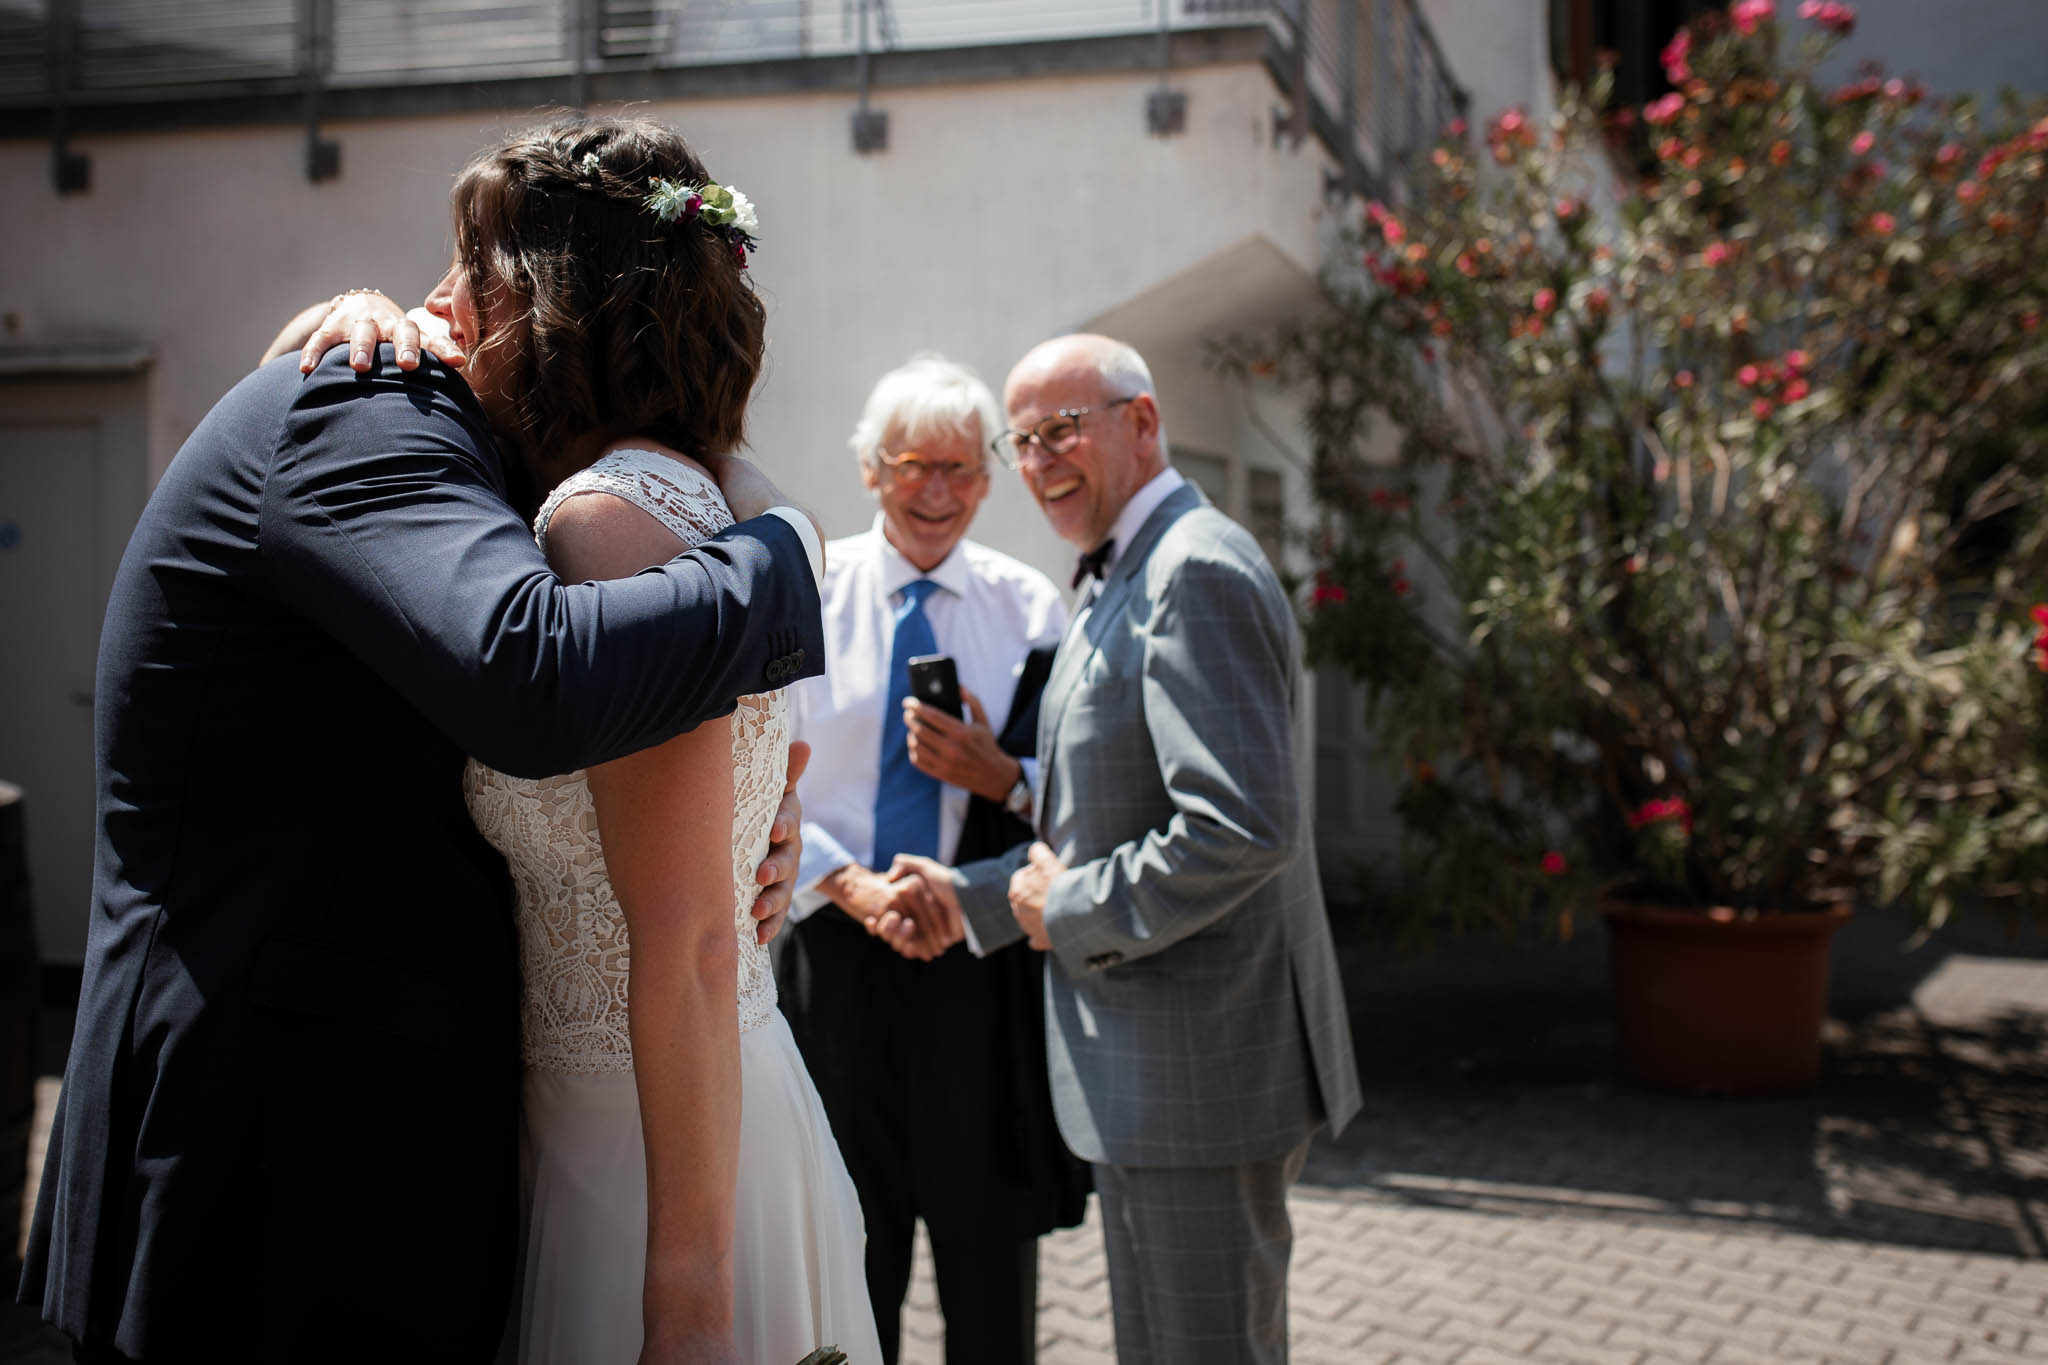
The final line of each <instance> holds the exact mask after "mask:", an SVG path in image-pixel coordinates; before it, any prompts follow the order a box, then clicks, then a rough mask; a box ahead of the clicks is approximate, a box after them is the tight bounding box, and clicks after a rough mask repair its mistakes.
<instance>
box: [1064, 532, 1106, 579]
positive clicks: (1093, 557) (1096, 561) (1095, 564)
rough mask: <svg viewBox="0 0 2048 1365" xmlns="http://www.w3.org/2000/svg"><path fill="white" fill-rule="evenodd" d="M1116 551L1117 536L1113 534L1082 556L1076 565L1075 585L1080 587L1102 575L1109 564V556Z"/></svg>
mask: <svg viewBox="0 0 2048 1365" xmlns="http://www.w3.org/2000/svg"><path fill="white" fill-rule="evenodd" d="M1115 553H1116V537H1115V536H1111V537H1110V538H1109V539H1108V540H1105V541H1103V542H1102V543H1101V544H1100V545H1098V546H1096V547H1095V548H1094V549H1092V550H1090V551H1089V552H1088V553H1087V554H1085V555H1082V556H1081V562H1080V563H1078V564H1076V565H1075V566H1074V582H1073V586H1074V587H1077V588H1078V587H1080V586H1081V585H1082V584H1083V583H1086V582H1087V581H1088V580H1089V579H1091V578H1100V577H1102V571H1103V569H1104V568H1106V567H1107V566H1108V564H1109V557H1110V556H1111V555H1113V554H1115Z"/></svg>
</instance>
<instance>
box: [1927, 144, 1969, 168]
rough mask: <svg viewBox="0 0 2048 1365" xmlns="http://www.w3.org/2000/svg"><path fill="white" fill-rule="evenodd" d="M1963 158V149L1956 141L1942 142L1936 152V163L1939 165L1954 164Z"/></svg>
mask: <svg viewBox="0 0 2048 1365" xmlns="http://www.w3.org/2000/svg"><path fill="white" fill-rule="evenodd" d="M1962 159H1963V149H1962V147H1961V146H1960V145H1959V144H1957V143H1954V142H1944V143H1942V144H1941V146H1940V148H1939V149H1937V150H1936V151H1935V153H1934V164H1935V165H1937V166H1953V165H1955V163H1956V162H1958V161H1961V160H1962Z"/></svg>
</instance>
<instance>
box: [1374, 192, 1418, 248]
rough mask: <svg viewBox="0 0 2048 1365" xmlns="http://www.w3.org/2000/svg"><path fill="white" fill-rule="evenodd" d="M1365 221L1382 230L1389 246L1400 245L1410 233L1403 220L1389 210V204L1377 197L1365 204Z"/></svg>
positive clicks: (1381, 232) (1382, 234) (1381, 233)
mask: <svg viewBox="0 0 2048 1365" xmlns="http://www.w3.org/2000/svg"><path fill="white" fill-rule="evenodd" d="M1365 221H1366V222H1367V223H1369V224H1371V225H1372V226H1373V227H1376V228H1378V229H1379V230H1380V236H1382V237H1384V238H1385V239H1386V241H1387V245H1388V246H1399V245H1400V244H1401V242H1402V240H1403V239H1405V238H1406V237H1407V235H1408V233H1407V230H1406V229H1404V228H1403V227H1402V226H1401V220H1400V219H1399V218H1396V217H1395V216H1394V215H1393V214H1391V213H1389V212H1387V206H1386V205H1385V204H1382V203H1381V202H1380V201H1379V200H1377V199H1375V200H1373V201H1372V202H1371V203H1369V204H1367V205H1366V206H1365Z"/></svg>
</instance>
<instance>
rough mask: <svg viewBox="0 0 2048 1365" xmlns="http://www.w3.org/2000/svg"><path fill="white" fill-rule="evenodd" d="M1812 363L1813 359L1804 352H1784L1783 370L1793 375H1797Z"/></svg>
mask: <svg viewBox="0 0 2048 1365" xmlns="http://www.w3.org/2000/svg"><path fill="white" fill-rule="evenodd" d="M1812 363H1813V357H1811V356H1809V355H1808V354H1807V353H1806V352H1804V351H1801V350H1797V349H1795V350H1790V351H1787V352H1785V368H1786V369H1788V370H1790V371H1791V372H1792V373H1793V374H1798V373H1799V372H1800V371H1802V370H1804V369H1805V368H1806V367H1807V366H1808V365H1810V364H1812Z"/></svg>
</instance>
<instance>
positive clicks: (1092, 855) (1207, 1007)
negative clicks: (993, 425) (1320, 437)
mask: <svg viewBox="0 0 2048 1365" xmlns="http://www.w3.org/2000/svg"><path fill="white" fill-rule="evenodd" d="M1300 673H1301V663H1300V650H1299V641H1298V636H1297V633H1296V630H1295V626H1294V622H1293V617H1292V614H1291V612H1290V611H1289V608H1288V603H1287V600H1286V597H1285V594H1284V593H1283V592H1282V591H1281V588H1280V585H1279V583H1278V581H1277V580H1276V579H1275V577H1274V575H1273V571H1272V569H1271V568H1270V567H1269V566H1268V565H1267V563H1266V560H1265V557H1264V556H1263V555H1262V554H1261V553H1260V551H1259V548H1258V545H1257V543H1256V542H1255V541H1253V539H1252V538H1251V536H1250V535H1249V534H1248V533H1247V532H1245V531H1244V529H1243V528H1242V527H1240V526H1238V525H1237V524H1236V523H1235V522H1233V521H1231V520H1230V519H1229V518H1228V517H1226V516H1224V515H1223V514H1222V513H1221V512H1219V511H1217V510H1216V509H1215V508H1214V507H1212V506H1210V505H1209V503H1208V502H1207V501H1206V500H1205V499H1204V498H1203V497H1202V495H1201V494H1200V492H1199V491H1198V490H1196V489H1195V488H1194V487H1193V486H1192V485H1187V486H1184V487H1181V488H1179V489H1177V490H1175V491H1174V492H1173V493H1172V494H1170V495H1169V496H1168V497H1167V498H1166V500H1165V501H1164V502H1162V503H1161V504H1160V505H1159V506H1158V507H1157V508H1156V509H1154V511H1153V513H1152V515H1151V516H1150V517H1149V518H1147V519H1146V521H1145V522H1144V524H1143V526H1142V527H1141V528H1140V530H1139V531H1138V533H1137V535H1136V536H1135V537H1134V538H1133V542H1132V544H1130V545H1129V546H1128V547H1126V548H1124V550H1123V551H1122V553H1121V554H1119V555H1118V557H1117V558H1116V560H1115V562H1114V564H1113V566H1112V567H1111V569H1110V573H1109V577H1108V579H1107V581H1106V582H1105V583H1104V584H1103V585H1102V590H1101V592H1100V593H1099V595H1098V596H1097V597H1096V599H1095V601H1094V602H1093V604H1092V605H1091V606H1088V607H1087V608H1085V609H1083V610H1082V611H1080V612H1078V613H1077V614H1076V615H1075V617H1074V620H1073V621H1072V623H1071V624H1070V625H1069V628H1068V631H1067V635H1066V638H1065V639H1064V640H1063V641H1062V642H1061V644H1060V648H1059V654H1058V656H1057V658H1056V659H1055V661H1054V664H1053V670H1052V675H1051V678H1050V679H1049V681H1048V682H1047V683H1046V688H1045V698H1044V702H1043V705H1042V710H1041V713H1040V717H1039V732H1038V753H1039V758H1040V770H1039V771H1040V776H1039V783H1040V790H1039V793H1038V798H1039V799H1038V811H1039V821H1038V829H1039V834H1040V837H1041V838H1043V839H1044V840H1045V842H1046V843H1047V844H1049V845H1051V847H1052V849H1053V851H1054V852H1055V853H1057V854H1058V855H1059V856H1060V858H1061V860H1062V861H1063V862H1064V863H1065V864H1066V865H1067V867H1068V869H1069V870H1068V871H1067V872H1065V873H1063V874H1062V875H1061V876H1060V877H1058V878H1057V879H1056V880H1055V881H1054V882H1053V884H1052V887H1051V889H1050V891H1049V892H1048V894H1047V897H1046V904H1045V928H1046V933H1047V936H1048V937H1049V938H1050V940H1051V943H1052V952H1051V954H1050V955H1049V960H1048V962H1047V971H1046V1001H1047V1010H1046V1031H1047V1045H1048V1047H1047V1050H1048V1067H1049V1070H1050V1073H1051V1082H1052V1093H1053V1102H1054V1106H1055V1109H1056V1111H1057V1114H1058V1118H1059V1125H1060V1131H1061V1133H1062V1134H1063V1135H1064V1137H1065V1138H1066V1141H1067V1144H1068V1145H1069V1146H1070V1147H1071V1148H1072V1149H1073V1150H1074V1152H1075V1154H1076V1155H1078V1156H1080V1157H1082V1158H1084V1159H1085V1160H1087V1161H1089V1162H1092V1163H1095V1164H1096V1165H1097V1167H1098V1168H1109V1169H1108V1170H1106V1171H1105V1170H1102V1169H1098V1176H1097V1183H1098V1188H1103V1187H1104V1176H1105V1175H1108V1176H1110V1177H1111V1178H1112V1179H1111V1183H1113V1184H1114V1183H1118V1181H1119V1179H1120V1177H1119V1176H1118V1172H1119V1171H1123V1170H1124V1168H1131V1169H1132V1170H1137V1169H1140V1168H1143V1169H1148V1170H1152V1171H1153V1172H1154V1174H1156V1173H1157V1170H1156V1168H1169V1176H1170V1175H1171V1173H1172V1172H1188V1173H1190V1175H1192V1173H1193V1171H1194V1170H1195V1169H1196V1168H1208V1169H1209V1170H1210V1171H1211V1172H1213V1171H1214V1170H1215V1169H1216V1168H1225V1167H1237V1168H1242V1167H1245V1166H1247V1165H1250V1164H1256V1163H1261V1162H1268V1163H1270V1162H1273V1161H1287V1162H1290V1163H1291V1167H1292V1169H1290V1170H1289V1171H1288V1172H1287V1175H1286V1178H1287V1179H1291V1178H1292V1174H1293V1170H1294V1169H1298V1166H1299V1161H1300V1153H1301V1151H1302V1150H1303V1149H1304V1148H1305V1144H1306V1140H1307V1138H1308V1135H1309V1134H1310V1133H1312V1132H1313V1131H1314V1130H1315V1129H1316V1128H1317V1126H1318V1125H1320V1124H1321V1123H1323V1122H1325V1121H1327V1122H1328V1123H1329V1124H1330V1126H1331V1128H1332V1129H1333V1130H1336V1129H1341V1128H1342V1126H1343V1124H1344V1123H1345V1121H1346V1120H1348V1119H1349V1118H1350V1117H1351V1115H1352V1114H1353V1113H1354V1112H1356V1110H1357V1109H1358V1106H1359V1089H1358V1079H1357V1072H1356V1067H1355V1064H1354V1061H1353V1057H1352V1051H1351V1035H1350V1029H1349V1026H1348V1024H1347V1022H1346V1016H1345V1010H1344V1000H1343V991H1342V988H1341V986H1340V984H1339V981H1338V977H1337V969H1336V960H1335V954H1334V951H1333V948H1332V945H1331V941H1330V930H1329V922H1328V919H1327V916H1326V914H1325V912H1324V908H1323V898H1322V890H1321V887H1320V885H1319V883H1318V880H1317V872H1316V862H1315V854H1314V850H1313V848H1312V846H1311V844H1310V838H1309V831H1308V829H1307V828H1306V823H1305V819H1304V811H1303V806H1302V800H1301V794H1300V791H1299V790H1298V784H1297V782H1296V779H1295V762H1294V742H1293V741H1294V725H1295V713H1294V705H1295V698H1296V696H1297V693H1298V687H1297V684H1298V682H1299V680H1300ZM1022 861H1023V852H1022V850H1019V851H1016V852H1013V853H1012V854H1010V855H1009V856H1007V857H1006V858H1004V859H999V860H993V861H990V862H985V863H976V864H970V865H968V866H967V867H964V868H962V869H961V870H960V871H961V879H962V880H961V887H960V895H961V909H962V912H963V914H964V915H965V916H966V918H967V919H968V921H969V922H970V923H971V924H972V926H973V930H974V934H975V938H976V940H977V942H978V943H979V944H980V946H981V947H982V949H983V950H984V951H988V950H993V949H994V948H996V947H998V946H1000V945H1002V944H1004V943H1008V942H1012V941H1014V940H1015V939H1016V938H1018V937H1019V935H1020V930H1019V929H1018V927H1017V925H1016V922H1015V920H1014V919H1013V918H1012V917H1011V913H1010V907H1009V903H1008V899H1007V894H1006V893H1007V887H1008V882H1009V874H1010V872H1011V871H1012V870H1014V868H1016V867H1017V866H1018V865H1020V864H1021V862H1022ZM1129 1173H1130V1171H1124V1174H1129ZM1146 1180H1147V1181H1148V1182H1151V1183H1149V1184H1148V1188H1151V1189H1153V1190H1154V1191H1155V1192H1160V1191H1163V1192H1164V1193H1163V1194H1157V1195H1156V1197H1161V1198H1163V1199H1164V1200H1165V1201H1166V1202H1168V1203H1178V1204H1187V1205H1193V1204H1197V1203H1201V1202H1203V1201H1205V1200H1213V1199H1214V1198H1215V1195H1214V1193H1213V1189H1214V1187H1213V1186H1211V1187H1209V1192H1206V1193H1197V1192H1196V1191H1195V1190H1194V1189H1193V1188H1191V1187H1187V1186H1185V1185H1183V1186H1179V1187H1176V1186H1174V1185H1173V1184H1172V1182H1171V1180H1170V1179H1169V1182H1168V1184H1166V1185H1164V1186H1161V1185H1159V1184H1157V1183H1156V1181H1153V1179H1152V1177H1151V1176H1147V1177H1146ZM1225 1183H1226V1185H1227V1184H1228V1182H1227V1181H1226V1182H1225ZM1132 1188H1133V1189H1135V1188H1136V1187H1135V1186H1133V1187H1132ZM1279 1188H1280V1189H1281V1190H1283V1191H1284V1182H1283V1183H1281V1185H1280V1186H1279ZM1176 1189H1178V1191H1179V1192H1178V1193H1176V1192H1175V1191H1176ZM1133 1197H1134V1198H1137V1197H1140V1196H1135V1195H1134V1196H1133ZM1179 1212H1181V1213H1183V1214H1186V1213H1188V1212H1189V1211H1188V1210H1180V1211H1179ZM1109 1213H1110V1207H1109V1203H1108V1193H1107V1191H1105V1215H1106V1216H1107V1215H1108V1214H1109ZM1278 1218H1279V1228H1278V1237H1279V1247H1278V1257H1279V1261H1278V1269H1279V1292H1280V1294H1281V1301H1280V1303H1279V1305H1278V1313H1279V1316H1280V1326H1279V1332H1280V1342H1279V1348H1278V1349H1279V1355H1278V1356H1275V1355H1273V1354H1272V1353H1271V1352H1270V1351H1263V1350H1258V1349H1250V1350H1245V1351H1239V1350H1236V1349H1235V1348H1232V1347H1231V1346H1230V1344H1229V1343H1224V1344H1223V1346H1220V1347H1215V1348H1209V1347H1204V1348H1198V1349H1191V1350H1186V1351H1181V1352H1178V1353H1177V1354H1176V1355H1175V1356H1174V1357H1173V1358H1174V1360H1175V1365H1181V1363H1182V1362H1189V1361H1192V1362H1206V1361H1210V1360H1239V1359H1244V1360H1267V1359H1276V1358H1278V1359H1284V1357H1285V1300H1284V1287H1285V1264H1286V1253H1287V1237H1288V1234H1287V1230H1286V1226H1285V1211H1284V1206H1283V1207H1282V1208H1281V1209H1280V1210H1279V1211H1278ZM1269 1221H1270V1220H1269ZM1162 1235H1164V1236H1167V1237H1171V1238H1181V1237H1189V1238H1194V1239H1196V1240H1197V1241H1199V1240H1200V1239H1201V1237H1202V1236H1203V1233H1202V1231H1201V1229H1200V1227H1199V1226H1190V1225H1189V1224H1188V1223H1187V1222H1186V1220H1185V1218H1184V1219H1183V1221H1182V1222H1181V1223H1180V1224H1178V1225H1177V1226H1176V1227H1175V1228H1173V1229H1172V1230H1171V1231H1170V1232H1164V1233H1162ZM1269 1240H1270V1239H1269ZM1116 1251H1117V1248H1116V1246H1115V1244H1114V1237H1112V1246H1111V1252H1112V1255H1111V1272H1112V1289H1113V1292H1114V1294H1115V1296H1116V1299H1117V1305H1116V1307H1117V1316H1118V1319H1119V1321H1118V1347H1119V1353H1120V1359H1122V1360H1123V1362H1124V1365H1133V1362H1132V1361H1131V1360H1130V1359H1129V1358H1128V1357H1129V1355H1130V1353H1131V1351H1130V1347H1129V1346H1128V1344H1127V1341H1126V1332H1125V1326H1126V1323H1125V1318H1126V1315H1127V1310H1128V1311H1130V1312H1137V1311H1140V1308H1139V1306H1138V1305H1137V1304H1136V1303H1135V1302H1129V1303H1127V1300H1129V1299H1130V1297H1131V1295H1132V1294H1134V1293H1142V1295H1143V1298H1144V1304H1143V1311H1145V1312H1147V1313H1149V1314H1150V1316H1151V1317H1152V1318H1153V1319H1154V1322H1153V1325H1152V1328H1151V1337H1152V1339H1153V1340H1154V1341H1158V1340H1160V1339H1161V1338H1160V1332H1159V1328H1158V1324H1157V1321H1156V1320H1157V1319H1158V1318H1159V1317H1160V1316H1162V1314H1164V1315H1167V1316H1171V1315H1172V1314H1173V1312H1174V1311H1175V1310H1174V1309H1173V1308H1172V1306H1171V1303H1169V1302H1166V1301H1167V1300H1173V1299H1181V1300H1188V1301H1195V1302H1205V1301H1207V1300H1209V1299H1211V1298H1213V1297H1214V1296H1215V1295H1217V1294H1227V1293H1229V1292H1232V1286H1231V1285H1229V1284H1217V1283H1188V1284H1179V1285H1175V1284H1162V1283H1159V1280H1160V1279H1161V1278H1162V1277H1167V1278H1171V1277H1175V1276H1181V1275H1186V1274H1196V1275H1199V1274H1200V1273H1201V1272H1199V1271H1189V1270H1187V1269H1186V1264H1185V1263H1186V1261H1187V1258H1180V1261H1181V1262H1182V1264H1180V1265H1178V1266H1175V1265H1165V1264H1155V1263H1153V1262H1151V1261H1148V1260H1145V1259H1144V1258H1143V1254H1142V1252H1141V1259H1140V1263H1139V1264H1138V1265H1137V1266H1135V1267H1132V1266H1126V1267H1125V1272H1126V1278H1128V1277H1129V1276H1130V1275H1132V1274H1135V1275H1137V1276H1138V1277H1140V1278H1142V1279H1143V1280H1144V1283H1142V1284H1141V1285H1136V1286H1132V1285H1120V1284H1117V1283H1116V1278H1117V1272H1118V1265H1117V1262H1118V1256H1117V1254H1116ZM1270 1251H1271V1248H1270V1247H1269V1248H1267V1250H1266V1252H1265V1253H1261V1254H1266V1255H1268V1258H1269V1259H1270ZM1210 1273H1212V1274H1216V1273H1218V1272H1216V1271H1213V1270H1212V1271H1211V1272H1210ZM1222 1274H1223V1278H1225V1279H1228V1278H1230V1274H1229V1272H1227V1271H1225V1272H1222ZM1267 1307H1269V1308H1270V1307H1271V1305H1267ZM1255 1311H1257V1310H1256V1307H1255ZM1176 1340H1178V1339H1176ZM1155 1349H1156V1348H1155ZM1160 1365H1164V1362H1163V1361H1162V1362H1160Z"/></svg>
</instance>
